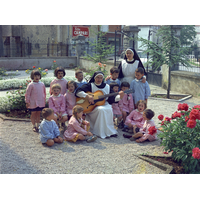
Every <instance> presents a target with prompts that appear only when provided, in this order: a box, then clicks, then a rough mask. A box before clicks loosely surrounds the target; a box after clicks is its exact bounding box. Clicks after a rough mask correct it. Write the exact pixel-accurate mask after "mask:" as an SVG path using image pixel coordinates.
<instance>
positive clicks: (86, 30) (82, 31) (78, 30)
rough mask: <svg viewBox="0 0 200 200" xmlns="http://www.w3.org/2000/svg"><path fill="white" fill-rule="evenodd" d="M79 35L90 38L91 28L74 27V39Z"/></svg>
mask: <svg viewBox="0 0 200 200" xmlns="http://www.w3.org/2000/svg"><path fill="white" fill-rule="evenodd" d="M79 35H83V36H85V37H89V28H88V27H84V26H72V37H76V36H79Z"/></svg>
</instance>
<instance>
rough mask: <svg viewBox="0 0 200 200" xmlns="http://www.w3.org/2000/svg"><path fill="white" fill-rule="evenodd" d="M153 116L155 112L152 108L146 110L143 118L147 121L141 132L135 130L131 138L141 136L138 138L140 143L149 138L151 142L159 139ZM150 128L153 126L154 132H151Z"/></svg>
mask: <svg viewBox="0 0 200 200" xmlns="http://www.w3.org/2000/svg"><path fill="white" fill-rule="evenodd" d="M153 117H154V112H153V111H152V110H151V109H146V110H144V112H143V118H144V120H145V123H144V125H143V127H142V128H140V130H139V132H137V133H136V131H134V135H133V136H132V137H131V138H130V140H134V139H137V138H139V139H137V140H136V142H138V143H140V142H144V141H145V140H149V141H150V142H152V141H154V140H156V139H157V136H156V128H155V127H156V125H155V123H154V121H153V119H152V118H153ZM150 128H153V129H154V130H155V132H154V133H153V134H149V130H150Z"/></svg>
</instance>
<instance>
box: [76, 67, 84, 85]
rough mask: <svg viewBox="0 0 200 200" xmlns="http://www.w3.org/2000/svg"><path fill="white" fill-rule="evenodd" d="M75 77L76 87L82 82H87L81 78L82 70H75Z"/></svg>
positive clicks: (82, 83)
mask: <svg viewBox="0 0 200 200" xmlns="http://www.w3.org/2000/svg"><path fill="white" fill-rule="evenodd" d="M75 77H76V79H77V80H76V84H77V86H78V87H77V88H79V87H81V86H82V85H84V84H87V82H86V81H85V80H84V79H83V72H82V71H81V70H77V71H76V72H75Z"/></svg>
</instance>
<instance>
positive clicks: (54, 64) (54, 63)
mask: <svg viewBox="0 0 200 200" xmlns="http://www.w3.org/2000/svg"><path fill="white" fill-rule="evenodd" d="M57 67H58V65H57V64H56V60H54V61H53V65H52V67H51V69H52V70H55V69H56V68H57Z"/></svg>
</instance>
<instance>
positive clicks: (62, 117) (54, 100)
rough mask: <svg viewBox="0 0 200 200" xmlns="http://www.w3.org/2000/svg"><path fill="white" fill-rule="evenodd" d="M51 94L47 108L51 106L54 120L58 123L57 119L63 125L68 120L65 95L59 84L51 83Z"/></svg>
mask: <svg viewBox="0 0 200 200" xmlns="http://www.w3.org/2000/svg"><path fill="white" fill-rule="evenodd" d="M51 90H52V93H53V94H52V95H51V96H50V97H49V100H48V102H49V108H52V109H53V111H54V116H55V117H54V121H55V122H56V124H58V122H57V120H59V121H60V122H61V123H62V126H63V127H65V122H66V121H67V120H68V117H67V113H66V111H65V109H66V105H65V97H64V95H63V94H60V92H61V86H60V85H59V84H58V83H56V84H53V85H52V88H51Z"/></svg>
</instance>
